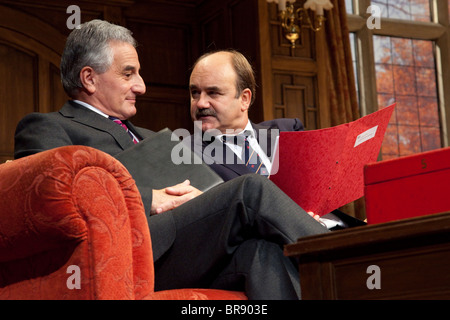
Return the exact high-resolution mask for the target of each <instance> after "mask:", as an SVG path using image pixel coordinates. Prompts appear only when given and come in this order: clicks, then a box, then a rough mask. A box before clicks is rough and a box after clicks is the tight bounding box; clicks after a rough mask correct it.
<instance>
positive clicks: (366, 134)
mask: <svg viewBox="0 0 450 320" xmlns="http://www.w3.org/2000/svg"><path fill="white" fill-rule="evenodd" d="M377 129H378V126H375V127H373V128H370V129H369V130H366V131H364V132H363V133H361V134H360V135H359V136H357V137H356V141H355V145H354V146H353V148H356V147H357V146H359V145H360V144H361V143H364V142H366V141H367V140H370V139H372V138H373V137H375V135H376V133H377Z"/></svg>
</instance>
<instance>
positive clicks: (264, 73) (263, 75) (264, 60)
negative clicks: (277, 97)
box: [258, 0, 275, 120]
mask: <svg viewBox="0 0 450 320" xmlns="http://www.w3.org/2000/svg"><path fill="white" fill-rule="evenodd" d="M258 17H259V19H258V20H259V21H258V25H259V28H258V29H259V52H260V54H259V58H260V61H259V62H260V63H259V75H260V81H261V87H260V88H258V90H259V92H260V96H259V97H260V98H261V106H262V108H263V117H264V120H270V119H274V118H275V115H274V111H275V108H274V107H273V86H272V82H273V79H272V47H271V43H270V31H269V9H268V3H267V1H266V0H259V1H258Z"/></svg>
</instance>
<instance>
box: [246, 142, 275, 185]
mask: <svg viewBox="0 0 450 320" xmlns="http://www.w3.org/2000/svg"><path fill="white" fill-rule="evenodd" d="M244 159H245V165H246V166H247V168H248V169H249V170H250V171H252V172H254V173H258V174H260V175H263V176H268V175H269V172H268V171H267V168H266V166H265V165H264V163H263V162H262V160H261V157H260V156H259V155H258V153H256V151H255V150H253V148H252V147H251V146H250V143H249V141H248V137H247V136H246V137H245V140H244Z"/></svg>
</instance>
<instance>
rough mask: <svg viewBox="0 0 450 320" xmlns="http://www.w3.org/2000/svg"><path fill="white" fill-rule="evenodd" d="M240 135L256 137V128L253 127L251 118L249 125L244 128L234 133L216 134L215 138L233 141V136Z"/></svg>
mask: <svg viewBox="0 0 450 320" xmlns="http://www.w3.org/2000/svg"><path fill="white" fill-rule="evenodd" d="M239 135H244V136H246V137H253V138H255V139H256V134H255V129H253V126H252V124H251V122H250V120H249V121H248V122H247V125H246V126H245V128H244V130H242V131H240V132H237V133H233V134H219V135H217V136H215V139H219V140H220V141H222V142H232V141H233V139H231V138H232V137H234V136H239Z"/></svg>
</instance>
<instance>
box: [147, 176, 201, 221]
mask: <svg viewBox="0 0 450 320" xmlns="http://www.w3.org/2000/svg"><path fill="white" fill-rule="evenodd" d="M202 193H203V192H202V191H200V190H198V189H197V188H195V187H193V186H191V182H190V181H189V180H186V181H184V182H182V183H179V184H177V185H175V186H172V187H167V188H164V189H159V190H153V198H152V208H151V214H159V213H161V212H164V211H169V210H172V209H174V208H176V207H178V206H180V205H182V204H183V203H185V202H187V201H189V200H191V199H194V198H195V197H197V196H199V195H201V194H202Z"/></svg>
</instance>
